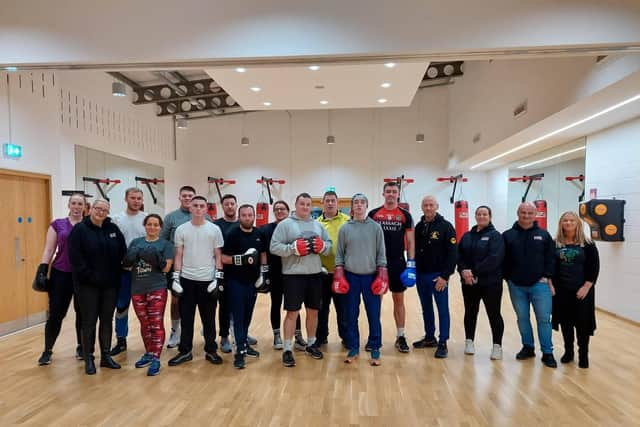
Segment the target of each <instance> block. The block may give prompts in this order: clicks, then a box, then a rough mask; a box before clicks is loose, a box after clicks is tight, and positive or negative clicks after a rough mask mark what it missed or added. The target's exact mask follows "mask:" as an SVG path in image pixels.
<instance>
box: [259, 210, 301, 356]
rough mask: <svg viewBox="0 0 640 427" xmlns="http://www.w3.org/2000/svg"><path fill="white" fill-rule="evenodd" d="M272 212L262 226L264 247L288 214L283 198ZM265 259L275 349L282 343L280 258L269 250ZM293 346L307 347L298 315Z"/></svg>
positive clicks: (280, 347) (279, 348) (281, 345)
mask: <svg viewBox="0 0 640 427" xmlns="http://www.w3.org/2000/svg"><path fill="white" fill-rule="evenodd" d="M273 214H274V215H275V217H276V220H275V221H274V222H271V223H269V224H267V225H265V226H263V227H262V228H261V229H260V231H262V233H263V236H264V237H265V240H266V247H267V248H268V247H269V245H270V244H271V236H273V230H275V229H276V226H277V225H278V223H279V222H280V221H282V220H284V219H285V218H287V217H288V216H289V205H288V204H287V202H285V201H284V200H278V201H277V202H275V203H274V204H273ZM267 260H268V263H269V272H270V274H271V290H270V291H269V292H270V295H271V328H272V329H273V348H274V349H276V350H282V349H283V348H284V344H283V343H282V335H281V333H280V324H281V318H280V314H281V313H282V295H283V290H282V260H281V259H280V257H279V256H277V255H273V254H272V253H271V252H267ZM295 337H296V338H295V346H296V349H298V350H304V349H306V347H307V343H306V341H305V340H304V338H303V337H302V331H301V330H300V316H298V319H297V320H296V334H295Z"/></svg>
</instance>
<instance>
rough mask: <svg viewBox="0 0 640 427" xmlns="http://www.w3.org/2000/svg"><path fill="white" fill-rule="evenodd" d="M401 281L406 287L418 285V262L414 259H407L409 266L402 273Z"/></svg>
mask: <svg viewBox="0 0 640 427" xmlns="http://www.w3.org/2000/svg"><path fill="white" fill-rule="evenodd" d="M400 281H401V282H402V284H403V285H404V287H405V288H410V287H412V286H415V285H416V262H415V261H414V260H412V259H410V260H407V268H405V270H404V271H403V272H402V274H400Z"/></svg>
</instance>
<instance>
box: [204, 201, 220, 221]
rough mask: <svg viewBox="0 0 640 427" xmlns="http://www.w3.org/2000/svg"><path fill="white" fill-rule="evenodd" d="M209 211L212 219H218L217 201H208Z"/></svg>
mask: <svg viewBox="0 0 640 427" xmlns="http://www.w3.org/2000/svg"><path fill="white" fill-rule="evenodd" d="M207 213H208V214H209V216H210V217H211V219H216V218H217V216H218V205H216V204H215V203H207Z"/></svg>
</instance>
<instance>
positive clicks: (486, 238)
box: [480, 236, 489, 240]
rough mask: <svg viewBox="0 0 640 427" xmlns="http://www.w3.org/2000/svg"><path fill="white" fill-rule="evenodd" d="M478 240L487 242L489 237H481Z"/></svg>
mask: <svg viewBox="0 0 640 427" xmlns="http://www.w3.org/2000/svg"><path fill="white" fill-rule="evenodd" d="M480 240H489V236H484V237H481V238H480Z"/></svg>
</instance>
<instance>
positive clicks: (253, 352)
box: [245, 345, 260, 357]
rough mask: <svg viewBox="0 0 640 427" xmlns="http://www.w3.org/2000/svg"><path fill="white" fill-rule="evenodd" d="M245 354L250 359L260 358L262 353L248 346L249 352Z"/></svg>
mask: <svg viewBox="0 0 640 427" xmlns="http://www.w3.org/2000/svg"><path fill="white" fill-rule="evenodd" d="M245 354H246V355H247V356H248V357H260V352H259V351H258V350H256V349H255V348H253V347H251V346H250V345H248V346H247V350H246V352H245Z"/></svg>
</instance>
